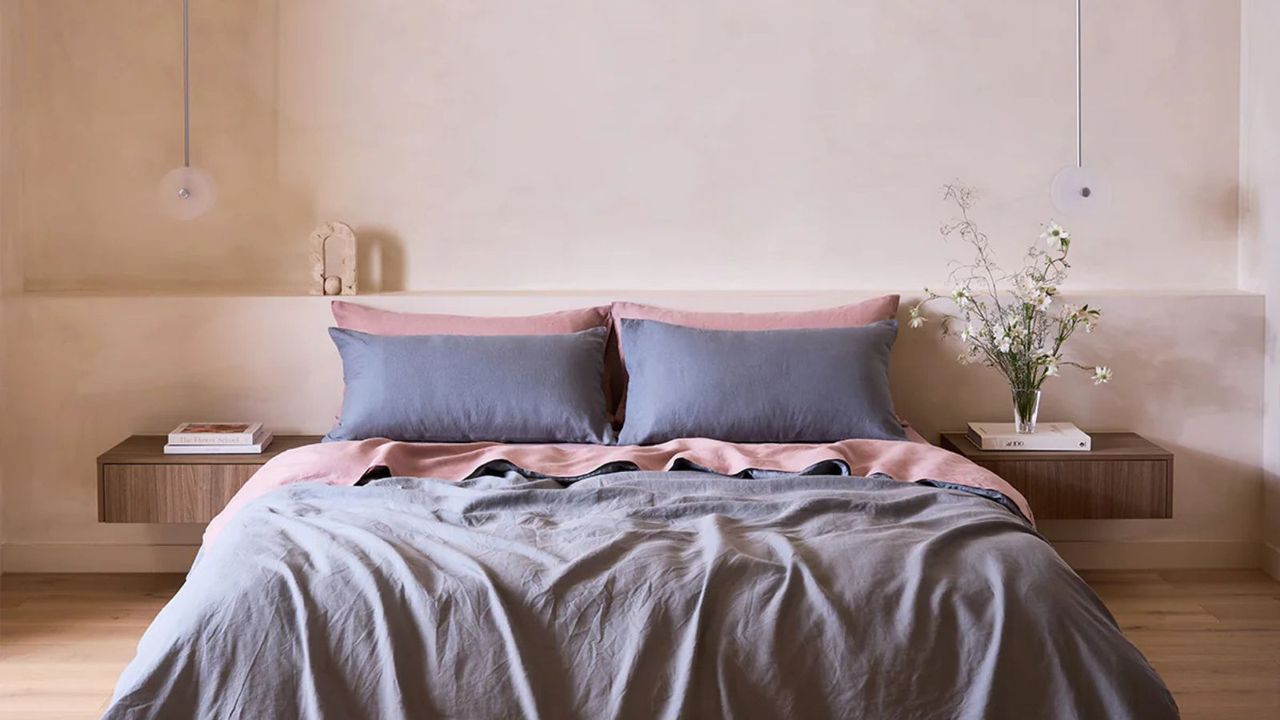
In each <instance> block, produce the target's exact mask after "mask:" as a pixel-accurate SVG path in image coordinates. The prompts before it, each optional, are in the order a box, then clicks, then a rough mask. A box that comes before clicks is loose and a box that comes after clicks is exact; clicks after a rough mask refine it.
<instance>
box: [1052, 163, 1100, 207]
mask: <svg viewBox="0 0 1280 720" xmlns="http://www.w3.org/2000/svg"><path fill="white" fill-rule="evenodd" d="M1049 195H1050V197H1051V198H1052V199H1053V206H1054V207H1055V208H1057V209H1058V212H1061V213H1063V214H1065V215H1075V216H1081V215H1088V214H1089V213H1092V212H1094V211H1095V210H1097V209H1098V206H1099V205H1100V204H1101V203H1102V200H1103V198H1105V197H1106V194H1105V193H1104V189H1103V187H1102V182H1101V181H1100V180H1099V179H1098V176H1097V175H1094V174H1093V173H1092V172H1090V171H1089V170H1088V169H1087V168H1083V167H1079V166H1077V165H1067V166H1066V167H1064V168H1062V169H1061V170H1059V171H1058V172H1057V173H1056V174H1054V176H1053V182H1052V183H1051V184H1050V185H1049Z"/></svg>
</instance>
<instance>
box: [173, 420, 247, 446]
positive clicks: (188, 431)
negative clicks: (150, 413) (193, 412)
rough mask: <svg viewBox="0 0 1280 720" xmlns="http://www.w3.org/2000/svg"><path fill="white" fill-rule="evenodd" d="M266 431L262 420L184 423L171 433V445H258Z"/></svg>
mask: <svg viewBox="0 0 1280 720" xmlns="http://www.w3.org/2000/svg"><path fill="white" fill-rule="evenodd" d="M264 435H265V431H264V430H263V428H262V423H260V422H237V423H210V422H198V423H195V422H191V423H182V424H181V425H179V426H178V427H176V428H174V429H173V430H172V431H171V432H170V433H169V444H170V445H256V444H258V443H260V442H262V438H263V437H264Z"/></svg>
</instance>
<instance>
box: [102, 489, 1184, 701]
mask: <svg viewBox="0 0 1280 720" xmlns="http://www.w3.org/2000/svg"><path fill="white" fill-rule="evenodd" d="M106 717H108V718H189V717H199V718H294V717H300V718H401V717H413V718H521V717H527V718H677V717H679V718H719V717H732V718H1152V719H1159V718H1172V717H1177V709H1176V707H1175V705H1174V702H1173V699H1172V698H1171V696H1170V694H1169V692H1168V690H1167V689H1166V688H1165V686H1164V685H1163V684H1162V682H1161V681H1160V679H1159V678H1158V677H1157V675H1156V674H1155V672H1154V671H1153V670H1152V669H1151V667H1150V666H1149V665H1148V664H1147V662H1146V660H1144V659H1143V657H1142V655H1141V654H1139V652H1138V651H1137V650H1136V649H1134V647H1133V646H1132V645H1130V644H1129V643H1128V642H1127V641H1126V640H1125V639H1124V637H1123V636H1122V635H1121V634H1120V632H1119V630H1118V629H1117V628H1116V625H1115V623H1114V621H1113V620H1112V618H1111V616H1110V615H1109V614H1108V612H1107V610H1106V609H1105V608H1104V607H1103V605H1102V603H1101V602H1100V601H1099V600H1098V598H1097V597H1096V596H1095V595H1094V593H1093V592H1092V591H1091V590H1090V589H1089V588H1088V587H1087V586H1086V585H1085V584H1084V583H1083V582H1082V581H1081V580H1080V578H1079V577H1077V576H1076V575H1075V573H1073V572H1072V571H1071V570H1070V569H1069V568H1068V567H1067V565H1066V564H1065V563H1064V562H1063V561H1062V560H1061V559H1060V558H1059V557H1058V555H1057V554H1056V553H1055V552H1054V551H1053V550H1052V549H1051V548H1050V547H1049V545H1048V544H1047V543H1045V541H1044V540H1043V539H1041V538H1040V536H1038V535H1037V534H1036V533H1035V531H1034V530H1032V529H1031V527H1030V526H1029V525H1028V524H1027V523H1026V522H1024V521H1023V520H1022V519H1021V518H1019V517H1018V516H1017V515H1015V514H1014V513H1012V512H1010V511H1009V510H1008V509H1006V508H1005V507H1003V506H1001V505H1000V504H997V503H996V502H992V501H991V500H990V499H989V498H985V497H980V496H978V495H975V494H973V493H968V492H964V491H962V490H957V489H947V488H934V487H925V486H921V485H911V484H904V483H899V482H894V481H892V480H887V479H882V478H874V477H873V478H851V477H833V476H816V477H815V476H790V477H779V478H774V479H756V480H751V479H738V478H726V477H723V476H716V475H708V474H705V473H697V472H672V473H652V472H626V473H619V474H613V475H603V476H597V477H594V478H591V479H588V480H583V481H581V482H578V483H576V484H574V485H572V486H570V487H568V488H564V487H562V486H561V485H560V484H558V483H557V482H555V481H551V480H541V481H528V480H525V479H524V478H522V477H520V476H518V475H516V474H514V473H512V474H508V475H507V476H506V477H482V478H478V479H475V480H471V481H468V482H466V483H463V484H461V485H458V484H454V483H444V482H437V481H431V480H420V479H409V478H392V479H388V480H380V481H376V482H373V483H371V484H369V485H366V486H364V487H345V488H343V487H330V486H321V485H312V484H305V485H297V486H293V487H289V488H286V489H282V490H279V491H276V492H274V493H271V494H269V495H266V496H264V497H262V498H260V499H258V500H256V501H254V502H253V503H251V504H250V505H248V506H246V507H245V509H244V510H243V511H242V512H240V514H239V515H237V516H236V517H235V519H234V520H233V521H232V524H231V525H230V526H228V529H227V531H226V533H225V534H224V535H223V536H222V537H221V538H220V539H219V541H218V542H216V543H214V544H213V545H212V546H211V547H209V548H206V550H205V551H204V552H203V553H202V557H201V558H200V561H199V562H198V563H197V565H196V567H195V568H194V569H193V571H192V572H191V574H190V576H189V577H188V579H187V582H186V585H185V586H184V587H183V588H182V589H181V591H180V592H179V593H178V594H177V596H176V597H175V598H174V599H173V601H172V602H171V603H170V604H169V605H168V606H167V607H166V608H165V609H164V610H163V611H162V612H161V613H160V615H159V617H157V619H156V621H155V623H154V624H153V625H152V626H151V628H150V629H149V630H148V631H147V633H146V635H145V636H144V637H143V638H142V640H141V642H140V643H139V646H138V654H137V657H136V658H135V659H134V661H133V662H132V663H131V664H130V665H129V667H128V668H127V670H126V671H125V672H124V674H123V675H122V676H121V678H120V681H119V685H118V687H117V690H116V695H115V698H114V700H113V703H112V704H111V706H110V708H109V709H108V710H107V712H106Z"/></svg>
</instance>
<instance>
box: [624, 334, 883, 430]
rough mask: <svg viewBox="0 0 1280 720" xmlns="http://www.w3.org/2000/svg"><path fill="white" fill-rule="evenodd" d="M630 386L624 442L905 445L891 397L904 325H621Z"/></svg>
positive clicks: (628, 389)
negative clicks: (894, 355) (893, 361)
mask: <svg viewBox="0 0 1280 720" xmlns="http://www.w3.org/2000/svg"><path fill="white" fill-rule="evenodd" d="M618 327H619V339H620V341H621V345H622V350H623V355H624V357H625V358H626V363H627V372H628V373H629V374H630V375H631V382H630V385H629V386H628V388H627V418H626V422H625V423H624V424H623V426H622V433H621V436H620V437H619V439H618V442H619V443H620V444H623V445H647V444H652V443H661V442H666V441H668V440H672V439H675V438H682V437H706V438H713V439H717V440H726V441H731V442H775V443H819V442H835V441H839V440H846V439H850V438H867V439H875V440H905V439H906V434H905V433H904V432H903V429H902V425H901V424H900V423H899V422H898V419H897V417H896V416H895V415H894V413H893V399H892V397H891V396H890V393H889V351H890V350H891V349H892V348H893V342H894V340H895V339H896V338H897V335H898V323H897V321H894V320H886V321H881V322H877V323H873V324H871V325H867V326H864V327H852V328H827V329H816V330H815V329H806V330H763V331H749V332H739V331H729V330H700V329H697V328H688V327H681V326H679V325H671V324H668V323H663V322H657V321H654V320H633V319H623V320H621V321H620V322H619V324H618Z"/></svg>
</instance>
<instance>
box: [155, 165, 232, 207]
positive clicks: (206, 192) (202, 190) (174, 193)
mask: <svg viewBox="0 0 1280 720" xmlns="http://www.w3.org/2000/svg"><path fill="white" fill-rule="evenodd" d="M217 199H218V193H217V189H216V188H215V187H214V185H213V178H212V177H211V176H210V175H209V173H207V172H205V171H204V170H201V169H200V168H195V167H188V166H182V167H177V168H174V169H173V170H170V171H169V172H168V173H166V174H165V176H164V177H163V178H161V179H160V207H161V209H162V210H163V211H164V214H165V215H168V216H169V217H171V218H173V219H175V220H194V219H196V218H198V217H200V216H201V215H204V214H205V213H207V212H209V209H210V208H212V207H213V204H214V203H215V202H216V201H217Z"/></svg>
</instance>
